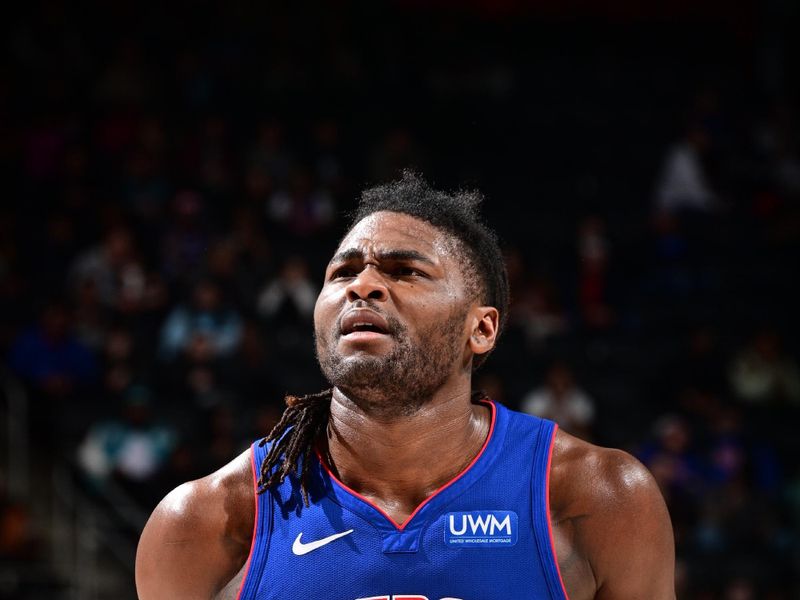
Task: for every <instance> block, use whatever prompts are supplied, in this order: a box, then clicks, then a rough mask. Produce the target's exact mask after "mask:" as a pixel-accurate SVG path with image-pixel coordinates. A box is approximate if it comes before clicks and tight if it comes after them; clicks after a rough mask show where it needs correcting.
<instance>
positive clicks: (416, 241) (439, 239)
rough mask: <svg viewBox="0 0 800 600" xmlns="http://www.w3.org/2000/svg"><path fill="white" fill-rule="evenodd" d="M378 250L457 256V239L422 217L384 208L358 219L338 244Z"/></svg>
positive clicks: (441, 258)
mask: <svg viewBox="0 0 800 600" xmlns="http://www.w3.org/2000/svg"><path fill="white" fill-rule="evenodd" d="M351 249H355V250H360V251H361V252H363V253H365V254H375V253H380V252H385V251H387V250H416V251H418V252H420V253H422V254H425V255H426V256H427V257H429V258H430V259H431V260H434V261H437V259H438V261H448V260H455V259H456V256H455V240H454V239H453V237H452V236H451V235H449V234H448V233H446V232H444V231H441V230H439V229H437V228H436V227H434V226H433V225H431V224H430V223H427V222H425V221H423V220H421V219H418V218H416V217H412V216H411V215H407V214H404V213H396V212H388V211H381V212H376V213H373V214H371V215H368V216H366V217H364V218H363V219H361V220H360V221H359V222H358V223H356V224H355V225H354V226H353V228H352V229H351V230H350V231H349V232H348V233H347V235H345V237H344V239H342V241H341V243H340V244H339V248H338V249H337V254H339V253H341V252H344V251H347V250H351Z"/></svg>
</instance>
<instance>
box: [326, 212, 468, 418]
mask: <svg viewBox="0 0 800 600" xmlns="http://www.w3.org/2000/svg"><path fill="white" fill-rule="evenodd" d="M472 303H473V299H472V298H471V296H470V294H469V291H468V287H467V286H466V285H465V281H464V275H463V273H462V267H461V264H460V261H459V255H458V254H457V250H456V241H455V240H454V239H453V238H451V237H450V236H449V235H448V234H446V233H444V232H442V231H439V230H438V229H436V228H435V227H433V226H432V225H429V224H428V223H426V222H424V221H421V220H419V219H416V218H414V217H411V216H408V215H405V214H401V213H393V212H378V213H374V214H372V215H370V216H368V217H366V218H365V219H363V220H362V221H360V222H359V223H357V224H356V225H355V226H354V227H353V229H352V230H351V231H350V232H349V233H348V234H347V236H346V237H345V238H344V240H342V243H341V244H340V245H339V248H338V250H337V252H336V254H335V256H334V257H333V259H332V260H331V262H330V264H329V265H328V268H327V270H326V272H325V284H324V286H323V288H322V291H321V292H320V295H319V298H318V299H317V304H316V308H315V310H314V325H315V333H316V341H317V356H318V358H319V362H320V366H321V367H322V370H323V372H324V373H325V376H326V377H327V378H328V380H329V381H330V382H331V383H332V384H333V385H334V386H336V387H337V388H339V389H340V390H342V391H343V392H344V393H345V394H347V395H348V396H351V397H353V398H355V399H357V400H358V401H361V402H364V403H367V404H369V405H370V406H371V407H372V408H373V409H376V410H380V411H382V412H384V413H385V414H408V413H410V412H413V411H414V410H415V409H416V408H417V407H418V406H420V405H421V404H423V403H424V402H425V401H426V400H427V399H428V398H429V397H430V396H431V395H432V394H433V393H434V392H435V391H436V390H438V389H439V388H440V387H441V386H442V385H443V384H444V383H445V381H446V380H447V379H448V378H449V377H450V376H451V375H454V374H456V373H458V372H459V371H468V370H469V369H470V361H469V353H468V352H467V349H466V348H467V345H466V344H467V339H468V336H469V327H468V323H467V315H468V311H469V308H470V306H471V305H472Z"/></svg>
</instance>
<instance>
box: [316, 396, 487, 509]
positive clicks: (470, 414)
mask: <svg viewBox="0 0 800 600" xmlns="http://www.w3.org/2000/svg"><path fill="white" fill-rule="evenodd" d="M493 410H494V408H493V406H492V405H491V404H490V403H488V402H487V403H480V404H471V403H470V404H467V405H466V410H462V411H460V413H459V414H457V415H452V414H451V415H450V417H449V418H445V415H444V414H437V413H436V412H434V413H432V414H430V415H423V416H422V418H420V415H415V416H413V417H410V418H408V419H404V420H402V421H400V422H392V423H385V422H368V420H365V419H363V417H362V418H361V419H358V420H355V421H354V420H351V419H343V418H341V415H337V412H338V411H337V410H336V409H335V408H334V407H333V405H332V410H331V420H330V423H329V428H328V435H327V439H326V442H327V444H326V447H325V448H320V450H321V451H322V453H321V454H322V456H323V461H324V462H325V463H327V465H326V467H327V468H328V470H329V472H330V474H331V475H332V476H333V477H334V478H335V479H337V480H338V481H339V482H340V483H341V484H342V485H343V486H344V487H345V488H348V489H349V490H350V491H352V492H354V493H355V494H357V495H358V496H361V497H362V498H364V499H365V500H367V501H368V502H370V503H371V504H373V505H375V506H376V507H377V508H379V509H380V510H381V511H382V512H384V513H385V514H386V515H387V516H389V517H390V518H391V519H392V520H393V521H394V522H395V524H401V523H403V522H404V521H405V520H406V519H408V517H409V516H410V515H412V514H413V513H414V511H415V510H416V509H417V508H418V507H419V506H420V505H421V504H423V503H424V502H426V501H427V500H428V499H429V498H430V497H432V496H433V495H434V494H435V493H436V492H437V491H438V490H440V489H441V488H443V487H444V486H447V485H448V484H450V483H451V482H453V481H454V480H456V479H458V478H459V477H460V476H461V475H462V474H463V473H464V472H465V471H466V470H468V468H469V467H470V466H471V464H472V463H473V462H474V461H475V459H476V458H477V457H478V456H479V455H480V453H481V452H482V450H483V448H484V447H485V445H486V443H488V437H489V434H490V430H491V423H492V416H493V415H492V412H493ZM447 412H450V411H447Z"/></svg>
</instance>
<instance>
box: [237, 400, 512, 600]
mask: <svg viewBox="0 0 800 600" xmlns="http://www.w3.org/2000/svg"><path fill="white" fill-rule="evenodd" d="M481 402H486V403H487V404H489V407H490V408H491V410H492V422H491V424H490V425H489V434H488V435H487V436H486V440H484V442H483V446H481V449H480V450H479V451H478V454H476V455H475V458H473V459H472V460H471V461H470V463H469V464H468V465H467V466H466V467H464V469H463V470H462V471H461V472H460V473H459V474H458V475H456V476H455V477H453V478H452V479H451V480H450V481H448V482H447V483H445V484H444V485H442V486H441V487H440V488H438V489H437V490H436V491H435V492H433V493H432V494H431V495H430V496H428V497H427V498H425V500H423V501H422V502H421V503H420V504H419V505H418V506H417V508H415V509H414V512H412V513H411V514H410V515H408V517H407V518H406V520H405V521H403V522H402V523H398V522H397V521H395V520H394V519H392V517H390V516H389V515H388V514H386V513H385V512H384V511H383V510H382V509H381V508H380V507H379V506H376V505H375V504H374V503H373V502H371V501H370V500H368V499H367V498H365V497H364V496H362V495H361V494H359V493H358V492H357V491H355V490H353V489H351V488H349V487H347V486H346V485H345V484H344V483H342V482H341V481H339V479H338V478H337V477H336V475H334V474H333V473H332V472H331V470H330V468H329V467H328V464H327V463H326V462H325V461H324V460H323V459H322V456H321V455H320V453H319V450H317V458H318V459H319V462H320V464H321V465H322V467H323V468H324V469H325V471H326V472H327V473H328V476H329V477H330V478H331V479H332V480H333V481H335V482H336V483H338V484H339V485H340V486H341V487H342V488H344V490H345V491H347V492H348V493H349V494H352V495H353V496H355V497H356V498H358V499H359V500H361V501H362V502H364V503H365V504H367V505H369V506H371V507H372V508H374V509H375V510H377V511H378V512H379V513H380V514H382V515H383V516H384V517H385V518H386V520H388V521H389V522H390V523H391V524H392V525H394V526H395V528H396V529H397V530H398V531H403V530H404V529H405V528H406V526H407V525H408V524H409V523H410V522H411V520H412V519H413V518H414V517H415V516H416V515H417V513H419V511H421V510H422V509H423V508H424V507H425V506H426V505H427V504H428V503H429V502H431V501H432V500H433V499H434V498H435V497H436V496H438V495H439V494H440V493H442V492H443V491H444V490H446V489H447V488H449V487H450V486H451V485H453V484H454V483H455V482H456V481H458V480H459V479H461V478H462V477H463V476H464V475H466V474H467V472H468V471H469V470H470V469H471V468H472V466H473V465H474V464H475V463H476V462H478V460H479V459H480V457H481V456H483V453H484V451H485V450H486V448H487V446H489V441H490V440H491V439H492V434H493V433H494V425H495V422H496V420H497V407H496V406H495V405H494V402H493V401H492V400H486V401H484V400H482V401H481ZM237 600H238V599H237Z"/></svg>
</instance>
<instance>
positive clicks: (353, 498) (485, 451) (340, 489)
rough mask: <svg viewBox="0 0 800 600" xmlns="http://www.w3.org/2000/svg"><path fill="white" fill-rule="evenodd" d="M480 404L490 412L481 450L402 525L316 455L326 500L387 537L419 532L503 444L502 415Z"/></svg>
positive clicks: (491, 404) (495, 407) (472, 480)
mask: <svg viewBox="0 0 800 600" xmlns="http://www.w3.org/2000/svg"><path fill="white" fill-rule="evenodd" d="M480 402H481V403H482V404H486V405H487V406H488V407H489V409H490V410H491V423H490V425H489V433H488V434H487V436H486V440H485V441H484V442H483V446H481V449H480V450H479V451H478V453H477V454H476V455H475V457H474V458H473V459H472V460H471V461H470V463H469V464H468V465H467V466H466V467H464V469H462V470H461V472H459V473H458V474H457V475H455V476H454V477H453V478H452V479H450V480H449V481H447V482H446V483H444V484H443V485H442V486H441V487H439V488H438V489H437V490H436V491H434V492H433V493H432V494H431V495H430V496H428V497H427V498H426V499H425V500H423V501H422V502H421V503H420V504H419V505H418V506H417V507H416V508H415V509H414V511H413V512H412V513H411V514H410V515H409V516H408V517H407V518H406V519H405V520H404V521H403V522H402V523H398V522H397V521H395V520H394V519H392V517H390V516H389V515H388V514H387V513H386V512H385V511H384V510H383V509H381V508H380V507H379V506H377V505H376V504H374V503H373V502H372V501H371V500H369V499H367V498H366V497H364V496H362V495H361V494H359V493H358V492H356V491H355V490H353V489H352V488H350V487H348V486H347V485H345V484H344V483H343V482H341V481H340V480H339V479H338V478H337V477H336V475H334V474H333V473H332V472H331V470H330V468H329V466H328V465H327V463H326V462H325V461H324V460H323V459H322V457H321V456H320V454H319V451H317V452H316V459H317V463H318V465H319V472H320V476H321V479H322V482H323V485H324V488H325V491H326V492H327V495H328V497H329V498H330V499H331V500H333V501H334V502H336V503H337V504H339V505H340V506H341V507H342V508H346V509H348V510H350V511H352V512H354V513H356V514H357V515H359V516H360V517H361V518H362V519H364V520H366V521H367V522H369V523H370V524H372V525H373V526H375V527H377V528H378V529H380V530H383V531H384V532H386V533H392V532H398V533H399V532H404V531H405V532H407V531H411V530H415V529H418V528H419V527H420V526H422V525H423V524H424V523H427V522H429V521H430V520H431V519H432V518H435V517H436V516H438V515H439V514H440V513H441V512H442V510H443V509H444V507H445V506H447V504H449V502H450V501H451V500H452V499H453V498H456V497H457V496H459V495H460V494H461V493H463V492H464V491H465V490H466V489H467V488H468V487H470V486H472V485H473V484H474V483H475V482H476V481H477V480H478V479H479V478H480V477H481V476H482V475H483V474H484V473H485V472H486V471H487V469H488V468H489V467H490V466H491V464H492V463H493V462H494V460H495V459H496V458H497V456H498V454H499V451H500V449H501V447H502V440H503V438H504V437H505V428H506V418H505V417H506V415H505V411H503V410H502V409H501V407H500V406H498V405H497V404H495V402H494V401H493V400H488V399H487V400H480Z"/></svg>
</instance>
